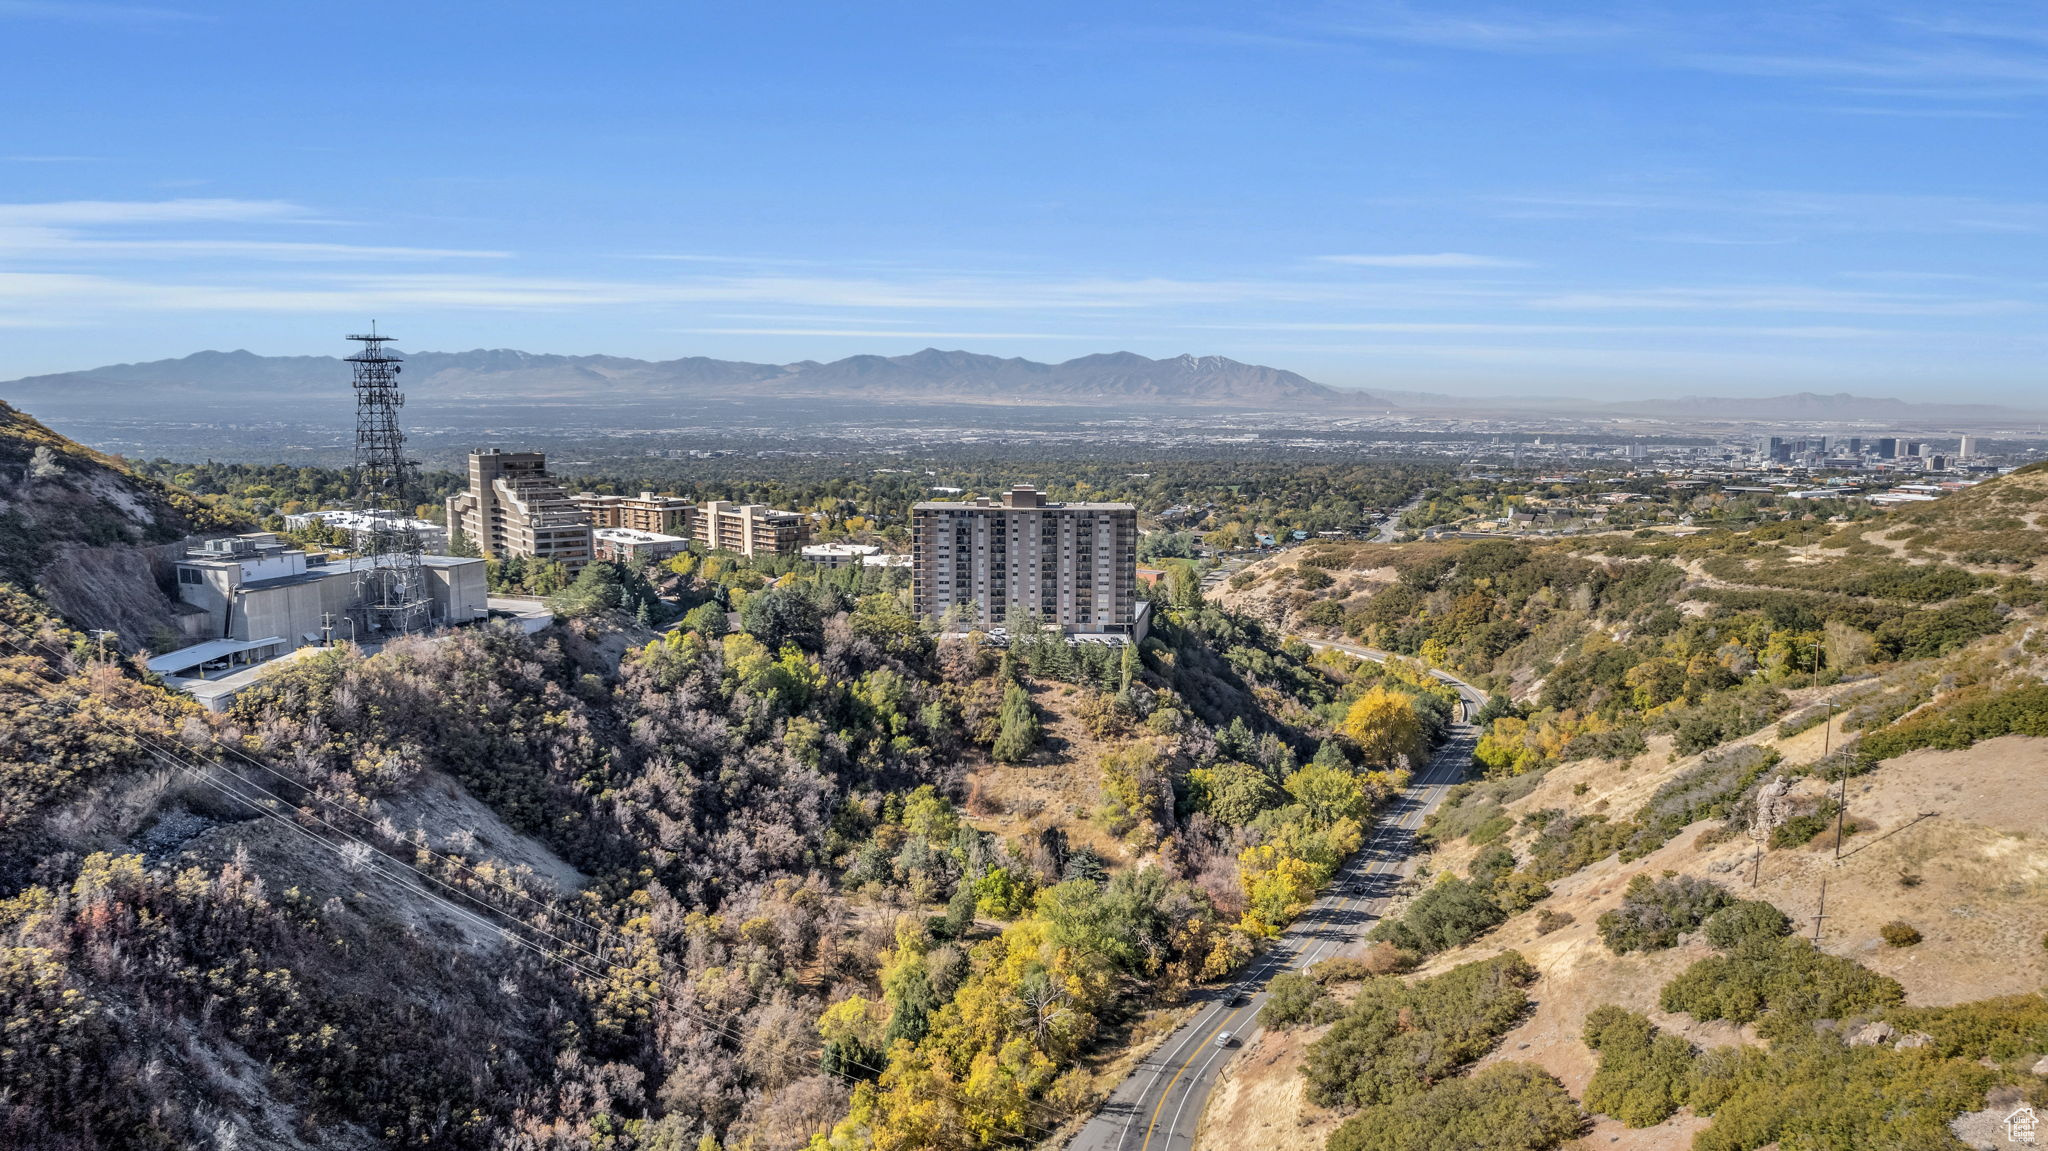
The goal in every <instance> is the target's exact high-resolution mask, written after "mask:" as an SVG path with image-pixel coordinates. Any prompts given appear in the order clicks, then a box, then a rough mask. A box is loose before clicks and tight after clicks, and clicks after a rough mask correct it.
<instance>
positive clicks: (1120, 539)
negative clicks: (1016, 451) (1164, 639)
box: [910, 485, 1149, 640]
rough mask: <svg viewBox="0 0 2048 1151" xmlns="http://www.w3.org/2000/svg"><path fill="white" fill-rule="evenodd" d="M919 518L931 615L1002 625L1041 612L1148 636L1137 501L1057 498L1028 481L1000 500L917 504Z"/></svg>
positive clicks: (915, 561) (1092, 628) (916, 584)
mask: <svg viewBox="0 0 2048 1151" xmlns="http://www.w3.org/2000/svg"><path fill="white" fill-rule="evenodd" d="M910 524H911V540H912V542H913V548H912V553H911V556H912V559H911V594H912V596H913V598H914V602H915V604H916V608H917V613H918V614H919V615H921V616H927V617H933V618H942V619H946V620H948V621H951V622H953V623H956V624H957V625H959V626H962V627H970V628H986V629H994V628H999V627H1008V626H1010V625H1012V624H1015V623H1020V622H1022V620H1023V619H1024V618H1026V617H1027V616H1030V615H1033V614H1035V615H1037V616H1038V617H1039V618H1040V619H1041V620H1043V621H1044V622H1045V623H1046V624H1049V625H1057V626H1058V627H1059V629H1060V630H1061V631H1063V632H1066V633H1067V634H1069V635H1082V636H1085V635H1103V636H1122V637H1126V638H1129V639H1133V640H1135V639H1140V638H1143V636H1144V633H1145V623H1146V612H1145V608H1146V607H1148V606H1149V605H1147V604H1145V603H1144V602H1143V601H1141V600H1139V599H1138V597H1137V567H1138V509H1137V508H1136V507H1134V506H1132V505H1130V504H1111V503H1049V502H1047V501H1046V499H1045V496H1044V494H1043V493H1041V492H1039V491H1038V490H1037V489H1035V488H1032V487H1029V486H1024V485H1019V486H1017V487H1015V488H1012V489H1011V490H1010V491H1009V492H1008V493H1007V494H1005V495H1004V496H1003V498H1002V500H1001V501H1000V502H998V501H995V500H991V499H988V498H986V497H983V498H981V499H977V500H974V501H972V502H960V503H948V502H930V503H920V504H916V505H914V506H913V507H912V508H911V519H910Z"/></svg>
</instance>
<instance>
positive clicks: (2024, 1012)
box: [1885, 991, 2048, 1063]
mask: <svg viewBox="0 0 2048 1151" xmlns="http://www.w3.org/2000/svg"><path fill="white" fill-rule="evenodd" d="M1885 1018H1886V1019H1887V1020H1888V1021H1889V1022H1891V1023H1892V1025H1893V1026H1895V1027H1897V1028H1898V1029H1899V1030H1901V1031H1924V1032H1926V1033H1927V1034H1928V1035H1931V1036H1933V1037H1934V1042H1933V1043H1932V1044H1931V1045H1930V1046H1931V1047H1932V1049H1933V1051H1934V1053H1935V1054H1937V1055H1941V1056H1944V1057H1947V1058H1952V1059H1972V1060H1975V1059H1991V1060H1997V1061H2001V1062H2002V1061H2005V1060H2010V1059H2025V1060H2026V1061H2027V1062H2028V1063H2032V1062H2033V1060H2034V1059H2035V1058H2037V1057H2038V1056H2039V1054H2040V1052H2043V1051H2048V993H2043V992H2038V991H2037V992H2033V993H2030V994H2026V995H2005V996H2000V997H1999V998H1996V999H1980V1000H1978V1001H1977V1002H1975V1003H1958V1004H1956V1005H1955V1006H1953V1007H1908V1008H1901V1009H1897V1010H1894V1011H1891V1012H1888V1013H1886V1015H1885Z"/></svg>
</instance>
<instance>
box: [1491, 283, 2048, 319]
mask: <svg viewBox="0 0 2048 1151" xmlns="http://www.w3.org/2000/svg"><path fill="white" fill-rule="evenodd" d="M1529 306H1530V307H1533V308H1549V309H1555V310H1559V311H1577V312H1591V311H1622V310H1630V311H1691V312H1729V311H1735V312H1784V313H1795V314H1806V315H1870V316H2005V315H2014V314H2018V313H2023V312H2038V311H2040V310H2041V305H2039V304H2036V303H2031V302H2028V301H2025V300H2014V299H1957V298H1951V297H1942V296H1933V295H1915V294H1908V293H1900V292H1845V291H1837V290H1831V289H1826V288H1808V287H1799V286H1790V287H1773V286H1759V287H1725V288H1720V287H1717V288H1629V289H1619V290H1608V291H1582V292H1559V293H1556V294H1554V295H1549V296H1541V297H1537V298H1536V299H1533V300H1531V301H1529Z"/></svg>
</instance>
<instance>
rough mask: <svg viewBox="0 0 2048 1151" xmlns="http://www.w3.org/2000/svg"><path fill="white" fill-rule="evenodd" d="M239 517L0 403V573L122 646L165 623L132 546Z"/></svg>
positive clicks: (145, 567)
mask: <svg viewBox="0 0 2048 1151" xmlns="http://www.w3.org/2000/svg"><path fill="white" fill-rule="evenodd" d="M238 526H240V525H239V523H238V521H237V520H236V519H235V518H234V517H232V516H230V515H226V514H224V513H222V512H220V511H218V510H216V509H215V508H213V507H212V506H210V505H208V504H207V503H205V502H204V501H202V500H200V499H198V498H196V497H194V496H192V495H191V494H190V493H187V492H183V491H180V490H178V489H176V488H174V487H171V486H169V485H167V484H163V483H159V482H158V481H156V480H153V479H150V478H149V477H147V476H143V475H140V474H138V473H137V472H136V471H135V470H133V469H132V468H130V467H129V466H128V465H127V464H126V463H124V462H123V461H121V460H118V459H115V458H114V457H111V456H106V455H102V454H101V453H99V452H95V451H92V450H90V449H88V448H85V447H82V446H80V445H79V444H77V443H74V442H73V441H71V440H69V439H66V438H65V437H63V436H61V435H58V434H57V433H56V432H53V431H51V430H50V429H49V428H48V427H46V426H44V425H43V424H42V423H40V422H38V421H37V420H35V419H34V418H32V417H30V416H28V415H26V414H25V413H23V412H20V411H17V410H15V409H14V408H11V407H9V406H7V405H6V404H4V403H0V580H5V581H9V582H12V583H14V584H15V585H16V586H19V587H23V588H36V589H40V592H41V594H42V595H43V597H44V598H45V599H47V600H48V601H49V603H50V604H51V605H52V606H54V607H56V608H57V609H58V610H59V611H61V612H64V613H66V614H67V615H69V616H70V617H71V618H72V619H73V620H74V621H76V622H77V623H78V624H80V625H81V626H84V627H98V628H111V629H113V630H115V631H117V632H119V633H121V635H122V636H123V637H125V640H126V642H127V643H128V644H129V645H130V646H131V647H132V646H135V645H139V644H141V643H144V642H147V641H148V639H149V638H150V637H151V636H152V635H153V634H155V633H156V632H158V631H159V630H161V629H171V628H172V627H173V624H172V620H171V617H170V614H169V610H170V605H169V600H168V598H167V597H166V596H164V595H163V594H162V593H161V592H160V591H159V590H158V588H157V584H156V576H155V573H154V571H153V568H152V564H151V563H149V562H148V561H147V560H146V559H145V560H143V561H142V562H139V563H138V562H135V560H136V556H137V554H138V553H137V552H136V551H135V550H134V549H135V548H136V547H137V546H139V545H149V544H170V543H175V542H177V541H179V540H182V539H184V538H185V537H186V536H187V535H190V534H193V533H196V532H205V531H222V530H227V529H231V528H235V527H238Z"/></svg>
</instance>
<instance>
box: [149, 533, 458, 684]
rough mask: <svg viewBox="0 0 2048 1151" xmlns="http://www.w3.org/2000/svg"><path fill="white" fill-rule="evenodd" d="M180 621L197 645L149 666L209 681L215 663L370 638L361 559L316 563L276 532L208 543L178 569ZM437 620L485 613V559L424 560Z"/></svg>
mask: <svg viewBox="0 0 2048 1151" xmlns="http://www.w3.org/2000/svg"><path fill="white" fill-rule="evenodd" d="M175 568H176V571H177V576H176V579H177V591H178V602H179V605H180V608H181V618H180V620H179V622H180V624H181V628H182V630H183V632H184V634H185V636H186V638H188V639H195V640H199V641H200V642H199V643H196V644H193V645H191V646H189V647H186V648H183V649H181V650H179V651H174V652H169V653H167V654H165V655H161V656H158V657H156V658H155V659H152V660H150V668H151V670H153V671H156V672H158V673H160V674H163V675H174V676H175V675H190V674H193V673H195V672H196V673H197V674H199V675H201V676H204V675H205V673H206V671H207V670H208V668H209V667H213V666H233V665H234V664H236V663H251V662H260V660H262V659H266V658H269V657H271V656H275V655H280V654H283V653H285V652H289V651H292V650H294V649H297V648H300V647H305V646H307V645H309V644H319V643H326V642H329V641H331V640H345V639H346V640H357V639H360V640H371V639H381V638H383V637H382V636H379V635H376V634H374V633H372V632H371V631H370V618H369V615H368V613H367V612H366V611H365V610H364V593H363V590H362V580H361V578H360V577H361V574H362V573H363V572H364V571H366V570H368V569H369V568H370V561H369V560H368V559H364V558H355V557H348V558H338V559H330V558H325V557H315V556H311V555H309V554H307V553H306V552H304V551H301V550H300V549H298V548H293V547H287V546H286V545H285V544H283V543H282V542H280V541H279V540H278V538H277V537H276V536H275V535H273V534H271V533H269V532H250V533H248V534H246V535H239V536H229V537H227V538H225V539H216V540H208V541H207V542H206V543H205V544H203V545H201V546H200V547H197V548H193V549H191V550H190V551H188V552H187V553H186V555H185V558H184V559H182V560H178V561H177V562H176V564H175ZM420 568H421V570H422V571H423V572H424V573H425V575H426V577H427V590H428V592H429V595H430V597H431V607H430V615H431V619H432V622H434V623H435V624H440V625H446V624H458V623H469V622H472V621H474V620H479V619H482V618H484V617H485V615H487V614H488V609H487V608H486V606H485V603H484V594H485V586H484V561H482V560H480V559H464V558H460V557H456V556H423V557H421V560H420Z"/></svg>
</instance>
